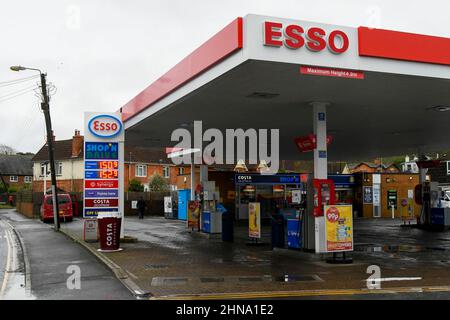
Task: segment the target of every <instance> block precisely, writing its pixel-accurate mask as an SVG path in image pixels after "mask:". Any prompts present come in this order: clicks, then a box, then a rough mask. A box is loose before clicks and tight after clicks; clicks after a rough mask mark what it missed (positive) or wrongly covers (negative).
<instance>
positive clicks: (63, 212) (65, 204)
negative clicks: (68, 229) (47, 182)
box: [41, 194, 73, 222]
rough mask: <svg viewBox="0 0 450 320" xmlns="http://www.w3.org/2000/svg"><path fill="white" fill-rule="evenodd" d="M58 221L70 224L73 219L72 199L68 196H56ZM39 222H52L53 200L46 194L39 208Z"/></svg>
mask: <svg viewBox="0 0 450 320" xmlns="http://www.w3.org/2000/svg"><path fill="white" fill-rule="evenodd" d="M58 206H59V219H60V221H67V222H70V221H72V219H73V208H72V199H71V197H70V195H69V194H58ZM41 220H42V221H43V222H47V221H53V220H54V217H53V198H52V195H51V194H46V195H45V197H44V201H43V202H42V206H41Z"/></svg>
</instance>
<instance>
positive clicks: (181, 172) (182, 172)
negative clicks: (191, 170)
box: [178, 167, 184, 176]
mask: <svg viewBox="0 0 450 320" xmlns="http://www.w3.org/2000/svg"><path fill="white" fill-rule="evenodd" d="M178 174H179V175H180V176H182V175H183V174H184V168H183V167H181V168H178Z"/></svg>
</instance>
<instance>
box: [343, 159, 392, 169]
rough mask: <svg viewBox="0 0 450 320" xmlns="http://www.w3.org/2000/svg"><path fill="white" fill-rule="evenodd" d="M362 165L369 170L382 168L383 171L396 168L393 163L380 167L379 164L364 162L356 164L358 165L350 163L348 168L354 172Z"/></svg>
mask: <svg viewBox="0 0 450 320" xmlns="http://www.w3.org/2000/svg"><path fill="white" fill-rule="evenodd" d="M360 165H366V166H368V167H369V168H379V167H380V166H381V167H382V168H383V169H387V168H389V167H392V166H395V164H393V163H387V164H385V163H383V164H381V165H379V164H376V163H373V162H364V161H363V162H356V163H349V164H347V166H348V168H349V169H350V170H353V169H355V168H356V167H359V166H360Z"/></svg>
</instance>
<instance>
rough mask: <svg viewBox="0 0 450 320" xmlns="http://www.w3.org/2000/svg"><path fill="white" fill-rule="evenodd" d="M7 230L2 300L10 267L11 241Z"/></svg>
mask: <svg viewBox="0 0 450 320" xmlns="http://www.w3.org/2000/svg"><path fill="white" fill-rule="evenodd" d="M8 235H9V231H7V230H5V238H6V242H7V245H8V253H7V256H6V267H5V274H4V276H3V284H2V288H1V289H0V299H1V300H3V295H4V293H5V290H6V285H7V283H8V278H9V270H10V268H11V250H12V248H11V241H10V239H9V236H8Z"/></svg>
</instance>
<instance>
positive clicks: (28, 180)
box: [24, 176, 33, 183]
mask: <svg viewBox="0 0 450 320" xmlns="http://www.w3.org/2000/svg"><path fill="white" fill-rule="evenodd" d="M24 181H25V183H31V182H33V177H30V176H26V177H25V179H24Z"/></svg>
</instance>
